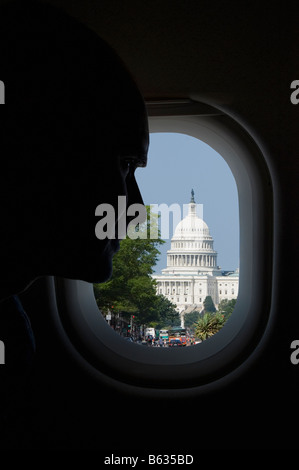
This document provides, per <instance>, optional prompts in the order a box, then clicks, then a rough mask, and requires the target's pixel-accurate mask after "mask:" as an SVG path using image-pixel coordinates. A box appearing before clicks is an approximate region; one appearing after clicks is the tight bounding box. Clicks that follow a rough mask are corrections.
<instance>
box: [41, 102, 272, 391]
mask: <svg viewBox="0 0 299 470" xmlns="http://www.w3.org/2000/svg"><path fill="white" fill-rule="evenodd" d="M148 108H149V122H150V132H151V150H150V152H153V154H154V155H150V156H149V163H148V168H147V169H143V170H142V169H140V170H138V171H137V172H136V177H137V181H138V183H139V185H140V189H141V192H142V194H143V198H144V202H145V204H147V205H150V204H154V203H157V204H159V203H160V204H161V203H163V202H164V203H165V205H166V206H169V205H171V204H172V203H176V202H177V203H178V205H179V206H181V205H184V204H187V215H185V216H186V217H187V220H188V221H189V224H188V223H187V224H184V223H182V222H179V221H178V220H177V219H175V216H174V213H173V214H172V215H171V217H170V224H169V236H165V233H164V232H163V234H162V229H163V228H164V229H165V226H164V225H163V219H162V216H161V217H160V222H159V223H160V229H161V238H164V239H165V240H166V243H164V244H162V245H159V244H158V245H157V246H156V248H157V249H158V250H159V251H160V252H161V255H159V256H158V255H157V258H158V260H157V264H156V265H155V264H152V261H153V258H154V257H155V251H150V250H148V251H146V253H145V254H144V256H145V255H146V256H145V257H144V258H143V260H144V263H141V264H139V265H138V264H135V265H134V269H135V271H136V273H138V276H137V277H135V278H134V280H132V279H131V277H130V276H129V273H130V269H131V267H130V266H129V259H128V258H126V257H124V258H123V259H122V260H121V261H122V266H121V265H120V266H119V273H120V271H121V269H120V268H121V267H122V268H124V272H125V273H126V275H127V278H126V279H125V282H126V283H127V284H129V286H128V287H130V289H131V290H127V291H126V295H123V297H122V298H120V297H117V295H115V297H112V300H115V301H114V303H113V304H112V302H111V291H110V292H109V289H106V288H107V286H108V284H109V282H108V283H106V284H103V291H101V295H102V297H103V298H105V295H106V299H108V300H107V302H106V307H107V309H106V312H104V315H103V314H102V313H100V310H99V305H98V304H97V301H96V297H97V293H95V290H96V289H95V288H94V286H93V284H90V283H87V282H83V281H74V280H69V279H57V278H55V279H49V283H50V287H49V288H51V289H52V290H53V291H54V292H55V299H56V300H55V302H56V303H55V309H54V307H53V311H54V310H55V312H56V313H55V315H54V321H55V324H56V327H57V329H58V330H59V331H60V333H61V337H62V339H63V342H64V344H65V345H66V346H67V348H68V349H69V351H70V354H72V356H73V357H74V359H75V360H76V361H77V362H78V364H79V365H80V366H81V367H84V368H85V369H86V371H87V372H88V373H90V374H91V375H92V376H93V377H95V378H97V379H98V380H99V381H101V382H105V383H106V384H109V385H111V387H113V388H117V389H119V388H121V389H122V391H124V390H126V391H127V392H128V393H137V394H138V395H139V394H144V395H147V394H148V395H150V396H153V394H154V393H155V394H156V395H157V396H161V395H162V396H165V394H166V395H167V396H168V395H169V394H172V393H174V394H175V395H176V396H178V394H180V395H182V396H188V394H192V393H194V392H195V393H196V394H198V393H200V392H201V391H203V392H204V391H206V390H213V389H214V388H215V387H218V386H220V385H221V384H222V383H227V381H230V380H233V379H234V378H235V377H236V376H238V374H240V373H241V372H242V370H246V368H247V367H248V365H249V364H250V363H251V361H252V360H253V358H256V357H257V356H258V354H259V351H261V350H262V345H263V344H264V343H265V342H266V341H267V336H268V335H267V333H268V331H269V329H270V328H271V319H272V310H271V302H272V277H273V233H274V228H273V227H274V214H275V211H274V200H273V190H272V178H271V170H270V168H269V167H268V164H267V154H266V153H265V151H264V150H262V149H261V148H260V146H259V145H258V143H257V142H256V140H255V139H254V136H251V135H250V133H249V132H248V131H247V130H246V129H244V127H243V126H242V125H241V124H240V123H238V122H237V121H236V120H235V119H232V118H231V117H230V116H228V115H226V114H224V113H223V112H222V111H219V110H217V109H214V108H212V107H210V106H207V105H203V104H201V103H195V104H194V102H189V101H188V100H186V102H183V103H180V102H179V101H175V102H174V103H168V102H167V103H166V104H165V103H151V104H150V105H149V106H148ZM170 137H171V139H172V142H170V140H169V138H170ZM181 139H182V140H181ZM182 142H183V143H182ZM189 146H190V147H189ZM197 146H198V149H199V148H200V150H196V151H195V154H196V158H195V156H194V155H192V152H191V148H192V149H195V148H197ZM185 149H188V151H186V150H185ZM205 155H208V158H207V159H206V161H205V162H204V156H205ZM155 156H156V159H157V160H156V161H155ZM175 156H177V159H175ZM162 161H163V164H162ZM216 162H217V165H218V163H219V165H220V167H221V172H219V173H218V170H217V169H216V168H217V165H216ZM197 165H198V167H197ZM162 170H163V171H164V170H166V173H164V175H163V173H162ZM195 206H196V207H195ZM154 209H155V208H154ZM189 211H191V212H192V214H191V215H190V214H189V216H188V213H189ZM194 211H196V216H195V214H194V213H193V212H194ZM130 215H133V216H134V214H130ZM144 217H146V214H144ZM133 218H134V217H133ZM95 219H96V217H95ZM190 219H192V220H193V222H192V223H190ZM198 219H199V220H201V221H202V222H198ZM143 220H144V218H143V219H142V218H141V219H140V220H139V222H140V223H139V224H135V225H134V223H133V225H132V232H131V233H132V235H133V236H132V239H131V238H130V240H129V241H128V242H127V243H128V246H132V245H130V243H133V241H136V242H137V243H138V238H137V239H136V240H134V233H135V235H136V233H138V232H139V234H142V227H143V222H142V221H143ZM183 220H184V217H183ZM195 220H196V222H195ZM95 222H96V221H95ZM156 225H157V224H156ZM153 226H154V228H155V224H154V223H153ZM166 228H167V227H166ZM153 231H155V230H153ZM144 233H147V231H145V232H144ZM173 236H174V238H172V237H173ZM140 238H141V237H140ZM125 242H126V239H125V240H123V241H122V243H125ZM141 242H142V243H145V242H146V237H145V238H144V239H141ZM141 242H140V245H139V248H141ZM147 242H151V240H148V241H147ZM127 248H128V247H127ZM127 251H128V252H129V251H130V250H127ZM140 253H141V254H142V250H141V252H140ZM140 256H141V255H140ZM133 261H134V260H133ZM135 261H136V260H135ZM130 262H132V259H131V260H130ZM120 264H121V263H120ZM133 264H134V263H133ZM149 265H150V266H152V269H153V272H152V277H154V278H156V281H157V290H156V292H155V294H160V293H161V294H162V296H160V298H161V299H162V298H164V299H165V301H163V300H161V303H160V305H159V308H160V312H161V311H163V308H165V303H166V306H168V307H171V306H172V302H173V303H175V304H177V306H178V307H179V308H180V309H181V311H180V312H179V314H181V313H182V311H183V310H182V308H184V309H185V308H190V309H191V308H192V306H193V305H194V308H195V310H196V309H198V305H199V308H202V307H203V306H204V303H205V301H206V300H207V299H208V298H210V299H209V301H210V306H209V308H210V309H211V308H213V305H214V307H215V309H216V312H214V315H216V314H217V310H218V311H219V306H220V304H221V302H222V305H223V304H225V305H226V306H227V304H229V307H230V309H231V311H232V313H231V314H230V316H229V318H228V319H227V320H226V322H225V323H224V325H223V326H222V327H221V328H220V329H219V331H217V333H216V334H213V335H212V336H210V337H209V338H207V339H204V340H201V342H200V343H199V344H194V345H193V346H192V347H180V343H182V336H183V335H182V333H184V331H182V329H185V333H186V336H187V332H188V328H189V326H188V323H187V313H186V311H185V314H186V315H179V316H180V319H179V321H178V322H177V320H178V317H177V313H178V312H177V311H175V312H173V311H172V310H171V308H170V309H169V310H168V313H169V312H170V314H169V316H170V319H171V322H170V323H169V321H167V322H166V321H165V322H162V321H161V322H160V324H159V323H158V322H159V315H157V312H156V311H155V310H154V309H153V308H152V303H151V302H152V298H151V297H150V295H148V294H149V292H150V288H151V282H150V279H149V278H148V277H147V276H146V274H148V269H149ZM142 266H143V267H144V271H142V269H141V268H142ZM218 266H219V267H220V268H218ZM145 267H146V268H147V271H146V269H145ZM117 269H118V268H117V265H116V271H117ZM185 269H186V271H185ZM218 269H219V270H218ZM164 270H166V271H164ZM131 271H132V269H131ZM203 271H204V273H203V274H201V273H202V272H203ZM219 271H220V274H221V275H220V276H218V274H219ZM186 272H187V273H188V274H186ZM191 272H194V273H195V274H192V275H191V276H190V273H191ZM199 277H200V280H199V279H198V278H199ZM119 279H120V278H119ZM193 279H194V283H193V282H190V280H193ZM195 280H196V282H195ZM197 281H199V282H197ZM122 285H123V284H122ZM108 287H109V286H108ZM110 287H111V286H110ZM116 287H117V286H116V285H114V288H116ZM105 289H106V291H105ZM163 296H164V297H163ZM140 299H141V300H140ZM137 301H138V302H140V303H139V306H138V308H137V306H136V303H137ZM141 301H142V302H143V303H141ZM211 301H212V303H211ZM163 302H164V303H163ZM234 304H235V305H234ZM120 306H122V309H120ZM141 306H142V308H141ZM190 306H191V307H190ZM211 306H212V307H211ZM108 307H109V310H108ZM232 307H233V308H232ZM155 308H156V309H157V304H156V305H155ZM103 310H104V309H103ZM121 310H122V311H125V310H126V314H127V315H126V317H125V316H124V317H125V318H124V322H123V323H121V322H122V321H123V318H120V316H118V314H119V313H120V312H121ZM166 310H167V309H166ZM114 311H115V314H114V313H113V312H114ZM149 313H150V314H151V315H152V316H153V317H152V318H151V321H148V316H146V315H148V314H149ZM190 313H192V312H190ZM199 313H200V312H199ZM172 314H173V317H172ZM109 315H110V317H109ZM165 316H166V314H165ZM182 317H183V318H182ZM214 318H215V317H214ZM182 320H183V322H182ZM113 321H114V322H115V324H114V329H113V328H111V326H110V325H109V324H108V322H109V323H112V322H113ZM119 321H120V323H119V324H117V322H119ZM198 321H199V320H198V318H196V319H195V323H198ZM129 325H130V326H129ZM140 325H141V326H142V327H143V325H144V328H146V329H147V331H146V333H147V337H150V336H151V338H150V339H151V341H152V342H153V339H154V337H155V336H156V335H157V333H156V330H159V336H158V339H157V341H158V342H159V340H160V339H161V340H162V343H164V340H165V342H167V335H168V343H169V332H170V330H173V331H171V333H174V335H173V336H172V337H171V338H170V339H171V346H170V347H146V345H145V344H142V341H143V338H142V334H141V339H140V341H141V344H138V343H137V342H136V341H135V338H134V334H135V333H136V327H137V332H138V334H139V333H140V330H139V331H138V327H140ZM157 325H159V328H156V327H157ZM116 327H119V328H118V330H119V331H118V333H116ZM170 327H171V328H170ZM179 329H180V330H179ZM129 330H130V331H129ZM119 333H120V334H119ZM128 333H129V335H128ZM142 333H145V331H144V330H142ZM121 334H122V337H121ZM160 336H161V338H160ZM197 338H198V336H197V337H196V335H195V336H194V343H195V342H196V341H197ZM189 339H190V335H189ZM198 340H199V341H200V339H199V338H198ZM136 343H137V344H136Z"/></svg>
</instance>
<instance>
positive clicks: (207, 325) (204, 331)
mask: <svg viewBox="0 0 299 470" xmlns="http://www.w3.org/2000/svg"><path fill="white" fill-rule="evenodd" d="M224 323H225V318H224V316H223V315H222V314H221V313H219V312H217V313H211V312H207V313H205V314H204V315H203V316H202V317H201V318H200V319H199V320H198V322H197V323H196V324H195V335H196V337H197V338H199V339H201V340H202V341H204V340H205V339H207V338H210V337H211V336H213V335H214V334H215V333H218V331H219V330H220V329H221V328H222V327H223V325H224Z"/></svg>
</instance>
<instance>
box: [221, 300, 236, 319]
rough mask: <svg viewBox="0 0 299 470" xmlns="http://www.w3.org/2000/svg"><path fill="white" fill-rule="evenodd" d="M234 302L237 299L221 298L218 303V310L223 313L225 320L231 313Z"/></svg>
mask: <svg viewBox="0 0 299 470" xmlns="http://www.w3.org/2000/svg"><path fill="white" fill-rule="evenodd" d="M236 302H237V299H232V300H227V299H223V300H221V302H220V304H219V305H218V312H219V313H221V314H222V315H224V318H225V320H227V319H228V318H229V317H230V316H231V314H232V313H233V310H234V308H235V306H236Z"/></svg>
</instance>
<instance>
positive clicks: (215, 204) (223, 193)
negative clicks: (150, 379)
mask: <svg viewBox="0 0 299 470" xmlns="http://www.w3.org/2000/svg"><path fill="white" fill-rule="evenodd" d="M150 142H151V143H150V150H149V156H148V165H147V168H146V169H137V171H136V178H137V182H138V185H139V188H140V190H141V194H142V196H143V200H144V203H145V204H146V205H147V207H148V211H149V212H148V218H147V222H146V228H147V234H146V238H145V239H144V238H141V237H142V236H143V232H142V233H140V235H139V236H140V238H138V239H137V240H136V239H130V233H129V234H128V236H127V239H126V240H124V241H122V242H121V244H120V251H119V252H118V253H117V255H116V256H115V258H114V274H113V275H112V279H111V280H110V281H109V282H108V283H104V284H95V285H94V293H95V298H96V301H97V305H98V307H99V310H100V312H101V314H102V315H103V316H104V318H105V319H106V321H107V323H108V324H109V325H110V326H111V328H112V329H113V330H114V331H115V332H116V333H118V334H119V335H120V336H122V337H123V338H125V339H126V340H128V341H131V342H135V343H136V344H140V345H146V346H151V347H163V348H165V347H167V348H168V347H171V349H172V350H173V348H172V346H175V347H177V346H179V347H184V346H187V347H188V346H193V345H196V344H199V343H201V342H202V341H204V340H206V339H209V338H210V337H211V336H212V335H214V334H215V333H217V332H218V331H219V330H220V329H221V328H222V327H223V325H224V324H225V323H226V321H227V320H228V318H229V317H230V315H231V314H232V312H233V310H234V307H235V304H236V300H237V297H238V280H239V214H238V194H237V187H236V182H235V179H234V177H233V175H232V172H231V171H230V169H229V166H228V164H227V163H226V162H225V161H224V159H223V158H222V157H221V155H219V153H217V152H216V151H215V150H213V149H212V148H211V147H210V146H208V145H207V144H205V143H203V142H202V141H200V140H198V139H196V138H194V137H191V136H188V135H186V134H180V133H153V134H151V137H150ZM143 228H145V227H143ZM183 242H184V243H183ZM224 279H225V280H227V282H228V285H229V286H230V290H229V291H228V290H225V292H224V291H223V292H222V290H221V289H220V287H221V282H222V281H223V280H224ZM184 283H185V291H186V293H188V297H185V295H184V292H183V289H182V290H181V288H182V286H183V285H184ZM234 283H235V284H236V288H235V289H232V287H233V286H234ZM226 285H227V284H226ZM169 286H171V287H169ZM200 286H201V287H200ZM145 293H146V295H145ZM178 295H179V296H178ZM174 299H176V301H174ZM176 340H178V341H176Z"/></svg>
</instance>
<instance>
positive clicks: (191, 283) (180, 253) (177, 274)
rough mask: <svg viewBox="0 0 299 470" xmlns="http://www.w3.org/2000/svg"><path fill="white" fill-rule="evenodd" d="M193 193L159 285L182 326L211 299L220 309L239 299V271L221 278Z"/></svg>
mask: <svg viewBox="0 0 299 470" xmlns="http://www.w3.org/2000/svg"><path fill="white" fill-rule="evenodd" d="M196 206H197V204H196V203H195V200H194V192H193V190H192V192H191V200H190V203H189V204H188V214H187V216H186V217H184V218H183V219H182V220H181V221H180V222H179V223H178V225H177V226H176V229H175V231H174V234H173V237H172V239H171V248H170V250H168V252H167V266H166V268H165V269H162V273H161V274H160V275H158V274H155V275H153V277H154V279H155V280H156V281H157V293H159V294H163V295H165V296H166V297H167V298H168V299H169V300H170V301H171V302H173V303H174V304H176V305H177V309H178V311H179V312H180V313H181V318H182V323H183V321H184V320H183V317H184V314H185V313H188V312H191V311H193V310H197V311H201V310H202V309H203V302H204V300H205V298H206V296H207V295H210V296H211V297H212V299H213V302H214V304H215V305H216V306H217V305H218V304H219V303H220V301H221V300H223V299H228V300H231V299H232V298H237V295H238V286H239V274H238V271H236V272H233V273H231V274H230V275H228V276H224V275H222V272H221V270H220V268H219V267H218V266H217V252H216V251H215V250H214V240H213V238H212V236H211V235H210V230H209V227H208V226H207V224H206V223H205V222H204V221H203V220H202V219H201V218H200V217H198V216H197V214H196Z"/></svg>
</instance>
